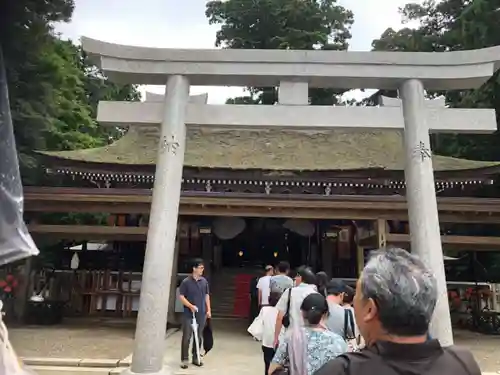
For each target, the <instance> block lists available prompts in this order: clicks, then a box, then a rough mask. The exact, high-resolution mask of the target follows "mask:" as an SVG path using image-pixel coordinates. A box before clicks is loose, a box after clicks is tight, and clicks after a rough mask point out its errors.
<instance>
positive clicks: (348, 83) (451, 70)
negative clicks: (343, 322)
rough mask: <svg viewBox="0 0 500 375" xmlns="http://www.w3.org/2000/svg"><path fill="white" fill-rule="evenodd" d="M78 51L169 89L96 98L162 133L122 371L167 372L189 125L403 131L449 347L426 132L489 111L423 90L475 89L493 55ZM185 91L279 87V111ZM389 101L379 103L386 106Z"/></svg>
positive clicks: (124, 78)
mask: <svg viewBox="0 0 500 375" xmlns="http://www.w3.org/2000/svg"><path fill="white" fill-rule="evenodd" d="M82 44H83V48H84V50H85V51H86V52H88V53H89V55H90V56H91V57H92V58H94V61H95V62H96V63H97V64H98V65H99V66H100V67H101V68H102V69H103V71H104V72H105V73H106V74H107V75H108V77H109V78H110V79H112V80H113V81H116V82H122V83H133V84H150V85H166V91H165V98H164V101H163V103H161V102H159V103H158V102H143V103H131V102H118V103H117V102H101V103H100V104H99V110H98V120H99V121H100V122H102V123H105V124H110V125H114V124H120V125H123V124H129V125H133V126H134V125H137V126H141V125H149V126H151V125H160V144H159V147H158V160H157V164H156V178H155V183H154V191H153V200H152V206H151V216H150V223H149V232H148V241H147V247H146V257H145V262H144V272H143V281H142V288H141V298H140V309H139V316H138V320H137V329H136V336H135V347H134V353H133V360H132V366H131V369H129V370H127V371H129V372H131V373H140V374H145V373H151V374H160V373H161V374H167V373H170V370H169V369H167V368H165V367H163V357H164V348H165V346H164V331H165V325H166V321H167V309H168V300H169V292H170V287H169V283H170V280H171V273H172V264H173V258H174V247H175V236H176V226H177V217H178V212H179V199H180V192H181V179H182V167H183V162H184V149H185V141H186V125H187V126H213V127H215V128H220V127H231V128H233V127H255V128H263V129H266V128H272V127H274V128H285V127H286V128H292V129H308V130H326V129H330V128H342V129H346V130H349V129H350V130H354V131H356V130H358V131H360V130H361V131H367V130H368V131H369V130H373V129H381V128H385V129H388V128H389V129H395V130H404V148H405V151H406V155H405V156H406V164H405V177H406V186H407V190H406V195H407V201H408V211H409V220H410V230H411V247H412V251H413V252H415V253H417V254H418V255H420V256H421V257H422V258H423V259H424V261H426V262H427V263H428V264H429V266H430V267H431V268H432V271H433V272H434V274H435V275H436V277H437V281H438V292H439V299H438V303H437V306H436V311H435V314H434V317H433V321H432V324H431V330H432V335H433V336H434V337H437V338H439V340H440V341H441V343H442V344H443V345H444V346H446V345H451V344H452V343H453V337H452V332H451V322H450V312H449V306H448V298H447V290H446V280H445V274H444V264H443V252H442V248H441V239H440V232H439V221H438V211H437V204H436V195H435V189H434V175H433V168H432V161H431V150H430V139H429V132H430V131H433V132H462V133H463V132H471V133H479V132H493V131H495V130H496V121H495V113H494V110H490V109H447V108H443V107H440V106H439V105H437V106H436V105H426V104H425V103H424V88H425V89H428V90H455V89H469V88H475V87H479V86H480V85H481V84H483V83H484V82H486V81H487V80H488V79H489V78H490V77H491V76H492V74H493V73H494V72H495V71H496V70H497V69H498V68H500V65H499V63H500V47H493V48H488V49H481V50H475V51H460V52H443V53H413V52H411V53H410V52H408V53H405V52H344V51H342V52H339V51H293V50H181V49H158V48H144V47H131V46H123V45H116V44H110V43H105V42H101V41H96V40H92V39H88V38H83V40H82ZM190 85H198V86H258V87H269V86H276V87H279V105H275V106H255V105H227V106H224V105H207V104H199V103H189V102H188V98H189V88H190ZM310 87H324V88H339V87H341V88H345V89H350V88H352V89H356V88H379V89H393V90H394V89H397V90H398V91H399V95H400V97H401V102H402V105H401V106H400V105H399V103H395V102H393V101H390V100H389V102H388V103H387V105H386V106H384V107H381V108H373V107H364V108H363V107H357V108H347V107H332V106H314V107H313V106H309V105H308V89H309V88H310ZM386 101H387V100H386Z"/></svg>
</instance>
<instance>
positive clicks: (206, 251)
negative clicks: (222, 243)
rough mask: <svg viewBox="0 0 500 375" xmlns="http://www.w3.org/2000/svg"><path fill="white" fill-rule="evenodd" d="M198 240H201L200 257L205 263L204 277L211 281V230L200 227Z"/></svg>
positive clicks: (212, 252) (212, 253) (212, 254)
mask: <svg viewBox="0 0 500 375" xmlns="http://www.w3.org/2000/svg"><path fill="white" fill-rule="evenodd" d="M199 231H200V239H201V257H202V258H203V262H204V263H205V277H206V278H207V279H208V280H209V281H211V278H212V267H213V260H214V259H213V256H214V251H213V242H212V228H211V227H200V229H199Z"/></svg>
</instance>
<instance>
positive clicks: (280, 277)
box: [269, 262, 294, 296]
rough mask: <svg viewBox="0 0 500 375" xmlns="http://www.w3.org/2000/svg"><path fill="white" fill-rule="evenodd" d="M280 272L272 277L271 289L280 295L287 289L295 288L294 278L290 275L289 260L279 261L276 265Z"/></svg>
mask: <svg viewBox="0 0 500 375" xmlns="http://www.w3.org/2000/svg"><path fill="white" fill-rule="evenodd" d="M276 270H277V272H278V274H277V275H275V276H273V277H271V281H270V282H269V284H270V289H271V293H273V294H277V295H278V296H279V295H281V294H283V292H284V291H285V290H287V289H290V288H293V286H294V285H293V284H294V283H293V280H292V279H291V278H290V277H289V276H288V272H290V264H289V263H288V262H279V264H278V266H277V267H276Z"/></svg>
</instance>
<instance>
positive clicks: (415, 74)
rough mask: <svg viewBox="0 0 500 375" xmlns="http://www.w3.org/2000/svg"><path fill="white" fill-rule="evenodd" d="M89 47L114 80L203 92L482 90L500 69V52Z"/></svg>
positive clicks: (92, 43) (89, 43)
mask: <svg viewBox="0 0 500 375" xmlns="http://www.w3.org/2000/svg"><path fill="white" fill-rule="evenodd" d="M82 46H83V48H84V50H85V51H86V52H87V53H89V55H90V56H91V57H92V58H93V59H94V61H95V62H96V63H98V65H100V66H101V68H102V69H103V70H104V71H105V72H106V73H107V74H108V76H110V78H112V79H115V80H116V81H119V82H127V83H136V84H155V85H163V84H165V82H166V77H167V76H169V75H174V74H180V75H185V76H188V77H189V79H190V83H191V84H192V85H201V86H203V85H210V86H212V85H215V86H226V85H232V86H252V85H256V86H259V85H260V86H262V85H264V86H265V85H267V86H269V85H278V84H279V82H280V81H283V80H299V81H307V82H308V83H309V85H310V86H311V87H342V88H346V89H348V88H380V89H385V88H389V89H393V88H398V87H399V85H400V84H401V82H403V81H404V80H407V79H412V78H415V79H420V80H422V81H423V82H424V84H425V87H426V88H427V89H439V90H450V89H468V88H474V87H478V86H480V85H481V84H483V83H484V82H485V81H486V80H488V79H489V78H490V77H491V75H492V74H493V73H494V72H495V71H496V70H497V69H499V68H500V46H495V47H489V48H483V49H477V50H468V51H451V52H392V51H384V52H382V51H376V52H365V51H363V52H358V51H355V52H352V51H318V50H256V49H253V50H243V49H171V48H150V47H135V46H127V45H120V44H114V43H108V42H102V41H99V40H95V39H90V38H87V37H83V38H82ZM243 72H244V73H243Z"/></svg>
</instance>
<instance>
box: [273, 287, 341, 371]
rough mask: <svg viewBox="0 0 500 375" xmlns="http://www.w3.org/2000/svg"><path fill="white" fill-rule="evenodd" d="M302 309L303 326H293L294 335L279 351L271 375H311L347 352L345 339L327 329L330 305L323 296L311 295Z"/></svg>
mask: <svg viewBox="0 0 500 375" xmlns="http://www.w3.org/2000/svg"><path fill="white" fill-rule="evenodd" d="M300 310H301V313H302V318H303V320H304V325H293V326H292V327H291V332H290V333H289V334H287V337H286V338H285V340H284V342H281V343H280V345H279V347H278V349H277V350H276V354H275V356H274V358H273V360H272V363H271V365H270V367H269V372H268V374H269V375H279V374H283V373H288V374H290V375H312V374H314V372H315V371H317V370H318V369H319V368H320V367H322V366H323V365H324V364H325V363H327V362H328V361H330V360H331V359H333V358H335V357H337V356H338V355H340V354H342V353H345V352H346V350H347V344H346V342H345V340H344V339H343V338H342V337H341V336H339V335H337V334H335V333H333V332H331V331H329V330H328V328H326V325H325V320H326V318H327V317H328V304H327V302H326V298H325V297H324V296H323V295H321V294H320V293H312V294H310V295H308V296H307V297H305V298H304V300H303V302H302V304H301V306H300ZM287 367H288V368H287Z"/></svg>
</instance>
